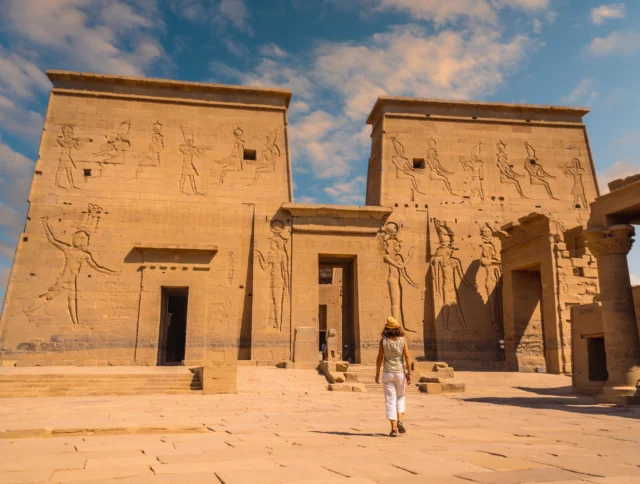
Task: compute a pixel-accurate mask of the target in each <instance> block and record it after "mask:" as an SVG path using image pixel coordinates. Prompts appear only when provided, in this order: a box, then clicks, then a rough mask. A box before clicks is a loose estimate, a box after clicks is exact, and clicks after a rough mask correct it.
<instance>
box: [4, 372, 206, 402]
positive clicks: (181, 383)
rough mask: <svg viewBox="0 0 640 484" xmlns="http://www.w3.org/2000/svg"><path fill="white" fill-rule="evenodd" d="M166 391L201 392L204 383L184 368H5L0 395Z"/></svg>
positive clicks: (140, 393)
mask: <svg viewBox="0 0 640 484" xmlns="http://www.w3.org/2000/svg"><path fill="white" fill-rule="evenodd" d="M128 370H129V371H128ZM163 393H165V394H180V393H182V394H189V393H191V394H198V393H202V384H201V382H200V380H199V379H198V377H197V376H196V375H194V374H193V373H192V372H191V371H190V370H189V369H188V368H184V367H176V368H170V369H168V368H155V367H146V368H142V369H141V368H138V367H130V368H129V367H113V370H112V371H110V368H99V369H94V370H93V371H92V369H91V368H89V369H87V368H82V369H76V368H74V369H69V368H67V367H63V368H55V367H46V368H44V367H43V368H41V369H40V368H29V369H28V371H25V369H20V368H4V369H2V371H1V372H0V398H17V397H47V396H96V395H150V394H163Z"/></svg>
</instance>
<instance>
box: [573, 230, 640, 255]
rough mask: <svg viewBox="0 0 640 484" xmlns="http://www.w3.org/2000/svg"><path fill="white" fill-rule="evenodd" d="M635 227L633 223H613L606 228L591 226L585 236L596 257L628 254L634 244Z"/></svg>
mask: <svg viewBox="0 0 640 484" xmlns="http://www.w3.org/2000/svg"><path fill="white" fill-rule="evenodd" d="M634 234H635V229H634V228H633V226H631V225H626V224H625V225H612V226H611V227H609V228H607V229H604V228H600V227H598V228H590V229H588V230H587V231H586V232H585V234H584V238H585V239H586V241H587V244H588V247H589V250H590V251H591V253H592V254H593V255H595V256H596V257H600V256H602V255H613V254H619V255H627V254H628V253H629V251H630V250H631V246H632V245H633V236H634Z"/></svg>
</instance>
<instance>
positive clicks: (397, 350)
mask: <svg viewBox="0 0 640 484" xmlns="http://www.w3.org/2000/svg"><path fill="white" fill-rule="evenodd" d="M382 349H383V350H384V362H383V370H382V371H383V372H384V373H404V338H402V337H401V338H397V339H395V340H392V339H387V338H382Z"/></svg>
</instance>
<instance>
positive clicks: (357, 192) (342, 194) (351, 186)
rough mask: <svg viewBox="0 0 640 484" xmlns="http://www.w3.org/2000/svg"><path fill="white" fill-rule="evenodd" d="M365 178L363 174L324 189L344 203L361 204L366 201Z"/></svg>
mask: <svg viewBox="0 0 640 484" xmlns="http://www.w3.org/2000/svg"><path fill="white" fill-rule="evenodd" d="M365 183H366V181H365V179H364V177H362V176H358V177H355V178H353V179H352V180H350V181H339V182H336V183H334V184H333V185H331V186H330V187H327V188H325V189H324V192H325V193H326V194H327V195H330V196H331V197H333V198H334V199H335V200H336V201H337V202H338V203H340V204H343V205H361V204H363V203H364V190H365Z"/></svg>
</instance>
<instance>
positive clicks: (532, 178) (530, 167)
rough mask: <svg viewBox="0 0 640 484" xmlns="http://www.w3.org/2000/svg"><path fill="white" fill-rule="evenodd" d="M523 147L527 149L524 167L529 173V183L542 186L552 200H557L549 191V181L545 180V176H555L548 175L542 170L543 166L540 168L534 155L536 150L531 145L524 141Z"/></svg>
mask: <svg viewBox="0 0 640 484" xmlns="http://www.w3.org/2000/svg"><path fill="white" fill-rule="evenodd" d="M524 147H525V148H526V150H527V157H526V158H525V160H524V169H525V170H527V173H529V183H530V184H531V185H542V186H544V188H545V190H547V195H549V198H551V199H552V200H558V199H557V198H556V197H554V196H553V193H552V192H551V185H549V182H548V181H547V180H546V178H555V176H553V175H550V174H549V173H547V172H546V171H544V168H542V165H541V164H540V163H539V162H538V158H537V157H536V150H535V149H534V148H533V146H531V145H530V144H529V143H527V142H526V141H525V142H524Z"/></svg>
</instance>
